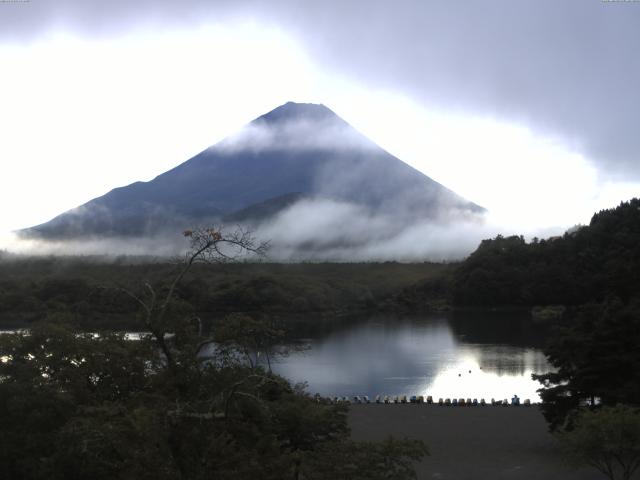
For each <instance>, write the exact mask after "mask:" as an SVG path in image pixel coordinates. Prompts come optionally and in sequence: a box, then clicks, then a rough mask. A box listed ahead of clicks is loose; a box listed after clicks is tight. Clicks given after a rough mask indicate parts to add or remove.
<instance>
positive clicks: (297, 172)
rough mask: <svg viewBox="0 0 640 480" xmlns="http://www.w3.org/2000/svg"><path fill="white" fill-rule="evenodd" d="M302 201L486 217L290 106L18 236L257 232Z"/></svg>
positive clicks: (312, 111)
mask: <svg viewBox="0 0 640 480" xmlns="http://www.w3.org/2000/svg"><path fill="white" fill-rule="evenodd" d="M310 199H329V200H331V201H333V202H339V203H347V204H350V205H355V206H358V208H363V209H366V211H368V212H372V213H373V214H375V213H378V212H381V213H384V214H389V215H393V216H395V217H398V218H403V219H404V221H406V222H409V223H410V222H412V221H417V220H420V221H424V220H429V219H432V220H442V219H446V218H448V217H453V216H456V215H461V214H462V215H468V214H476V213H482V212H483V211H484V209H482V208H481V207H479V206H477V205H475V204H473V203H471V202H468V201H467V200H465V199H463V198H461V197H459V196H458V195H456V194H455V193H453V192H452V191H450V190H448V189H447V188H445V187H443V186H442V185H440V184H439V183H437V182H435V181H433V180H432V179H430V178H429V177H427V176H426V175H424V174H422V173H420V172H419V171H417V170H415V169H414V168H412V167H410V166H409V165H407V164H405V163H404V162H402V161H401V160H399V159H398V158H396V157H394V156H393V155H391V154H389V153H387V152H386V151H384V150H383V149H382V148H380V147H378V146H377V145H376V144H375V143H373V142H372V141H370V140H369V139H367V138H366V137H365V136H363V135H362V134H360V133H359V132H358V131H357V130H355V129H354V128H353V127H351V126H350V125H349V124H348V123H347V122H345V121H344V120H342V119H341V118H340V117H338V116H337V115H336V114H335V113H334V112H333V111H331V110H330V109H329V108H327V107H325V106H324V105H317V104H308V103H293V102H289V103H286V104H284V105H281V106H280V107H278V108H276V109H275V110H272V111H271V112H269V113H267V114H265V115H262V116H261V117H258V118H257V119H255V120H253V121H252V122H251V123H249V124H248V125H246V126H245V127H243V128H242V129H241V130H240V131H239V132H238V133H236V134H234V135H232V136H230V137H227V138H226V139H224V140H222V141H221V142H219V143H217V144H216V145H214V146H212V147H209V148H207V149H206V150H204V151H202V152H201V153H199V154H197V155H196V156H194V157H193V158H191V159H189V160H187V161H186V162H184V163H182V164H180V165H178V166H177V167H175V168H173V169H171V170H169V171H167V172H165V173H163V174H161V175H159V176H158V177H156V178H154V179H153V180H151V181H149V182H136V183H133V184H131V185H128V186H126V187H120V188H116V189H114V190H111V191H110V192H109V193H107V194H106V195H103V196H102V197H99V198H96V199H93V200H91V201H89V202H87V203H85V204H84V205H82V206H80V207H77V208H75V209H72V210H70V211H68V212H65V213H63V214H61V215H59V216H57V217H56V218H54V219H53V220H51V221H49V222H47V223H44V224H42V225H38V226H35V227H32V228H29V229H26V230H23V231H22V232H21V234H22V235H24V236H29V237H34V236H35V237H41V238H45V239H70V238H79V239H83V238H87V237H91V236H97V235H99V236H101V237H105V236H107V237H108V236H140V237H144V236H147V235H152V234H157V233H161V232H164V231H173V232H175V231H181V229H184V228H187V227H190V226H193V225H195V224H202V223H212V222H220V221H225V220H229V221H233V222H234V223H237V222H243V221H251V222H253V223H254V224H255V223H256V222H265V221H268V220H269V218H273V217H275V216H277V215H280V214H281V213H282V212H284V211H286V209H288V208H290V207H291V206H292V205H293V204H295V203H296V202H299V201H304V200H307V201H309V200H310Z"/></svg>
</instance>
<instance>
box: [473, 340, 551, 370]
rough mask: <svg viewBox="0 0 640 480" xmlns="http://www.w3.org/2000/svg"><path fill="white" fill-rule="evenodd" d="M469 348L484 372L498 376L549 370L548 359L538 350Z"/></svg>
mask: <svg viewBox="0 0 640 480" xmlns="http://www.w3.org/2000/svg"><path fill="white" fill-rule="evenodd" d="M467 348H469V349H470V353H471V355H472V356H473V357H474V358H475V359H476V361H477V362H478V365H479V366H480V368H481V369H482V370H483V371H486V372H492V373H496V374H497V375H524V374H525V373H527V372H534V373H540V372H546V371H548V370H549V364H548V363H547V360H546V357H545V356H544V354H543V353H542V352H540V351H538V350H533V349H523V348H520V347H513V346H507V345H490V346H488V345H470V346H468V347H467Z"/></svg>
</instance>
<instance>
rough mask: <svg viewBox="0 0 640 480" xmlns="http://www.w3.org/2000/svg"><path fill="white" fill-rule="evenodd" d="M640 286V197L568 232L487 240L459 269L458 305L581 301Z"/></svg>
mask: <svg viewBox="0 0 640 480" xmlns="http://www.w3.org/2000/svg"><path fill="white" fill-rule="evenodd" d="M639 292H640V199H637V198H635V199H633V200H631V201H629V202H624V203H621V204H620V205H619V206H618V207H616V208H614V209H610V210H602V211H600V212H598V213H596V214H595V215H593V217H592V219H591V222H590V223H589V225H588V226H584V227H577V228H575V229H573V230H572V231H569V232H567V233H565V234H564V236H562V237H556V238H550V239H547V240H538V239H533V241H531V242H529V243H527V242H526V241H525V240H524V238H523V237H522V236H512V237H502V236H498V237H496V238H494V239H492V240H484V241H483V242H482V243H481V244H480V246H479V247H478V249H477V250H476V251H475V252H473V253H472V254H471V255H470V256H469V258H468V259H467V260H466V261H464V262H463V263H462V264H461V265H460V266H459V267H458V268H457V270H456V272H455V275H454V279H453V282H452V287H451V295H452V299H453V303H454V304H455V305H473V306H496V305H520V306H530V305H551V304H563V305H581V304H585V303H590V302H601V301H603V300H604V299H605V298H606V297H607V296H616V297H618V298H620V299H621V300H622V301H623V302H624V303H627V302H628V301H629V300H630V299H631V298H632V297H633V296H636V295H638V294H639Z"/></svg>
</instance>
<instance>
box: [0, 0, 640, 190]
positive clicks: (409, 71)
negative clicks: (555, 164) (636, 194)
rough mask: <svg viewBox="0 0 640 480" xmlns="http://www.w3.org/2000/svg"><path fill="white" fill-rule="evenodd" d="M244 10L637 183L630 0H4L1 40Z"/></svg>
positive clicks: (639, 41) (364, 73)
mask: <svg viewBox="0 0 640 480" xmlns="http://www.w3.org/2000/svg"><path fill="white" fill-rule="evenodd" d="M233 19H248V20H255V21H258V22H265V23H267V24H270V25H276V26H279V27H281V28H282V29H283V30H285V31H287V32H289V33H290V34H292V35H294V36H295V37H297V38H298V39H299V40H300V41H301V43H302V44H303V45H304V47H305V48H306V49H307V50H308V52H309V53H310V54H311V56H312V58H313V59H314V60H315V61H317V62H319V63H320V64H321V65H323V66H324V67H325V68H327V69H329V70H331V71H338V72H340V73H343V74H347V75H349V76H351V77H353V78H356V79H358V80H359V81H361V82H363V83H365V84H367V85H370V86H374V87H385V88H393V89H395V90H398V91H401V92H403V93H405V94H407V95H409V96H410V97H412V98H413V99H415V100H417V101H418V102H420V103H421V104H423V105H426V106H430V105H436V106H438V107H444V108H447V109H456V110H461V111H468V112H472V113H476V114H489V115H496V116H499V117H502V118H506V119H508V120H515V121H519V122H523V123H525V124H527V125H529V126H531V128H534V129H536V130H538V131H541V132H543V133H545V134H549V135H557V136H560V137H563V139H564V140H565V141H567V142H569V143H570V144H571V145H572V146H573V147H574V148H576V149H578V150H580V151H582V152H583V153H584V154H585V155H586V156H587V157H588V158H590V159H591V160H592V161H593V162H594V163H595V165H596V166H597V167H598V170H599V172H600V174H601V175H602V176H603V178H616V179H621V178H623V179H628V180H640V162H639V161H638V160H640V158H639V154H638V152H640V135H638V134H637V133H638V131H639V130H638V128H639V126H640V94H639V93H638V85H640V55H638V52H639V51H640V28H639V25H640V2H615V1H600V0H564V1H562V2H559V1H557V0H535V1H526V2H525V1H519V2H515V1H507V0H492V1H488V0H469V1H465V2H455V1H450V2H441V1H419V0H400V1H396V2H388V1H384V0H366V1H365V0H356V1H351V2H338V1H337V0H326V1H324V2H297V1H294V0H280V1H271V2H257V1H255V0H248V1H216V2H211V1H205V0H183V1H180V2H177V1H175V0H172V1H167V0H154V1H151V0H138V1H136V2H131V1H126V0H115V1H109V2H106V1H104V0H102V1H88V0H77V1H72V0H32V1H31V2H30V3H28V4H4V5H0V38H4V39H5V41H11V40H14V41H28V40H30V39H33V38H35V37H37V36H38V35H39V34H41V33H46V32H48V31H51V30H55V29H63V30H74V31H77V32H79V33H80V34H83V35H91V36H95V35H98V36H104V35H117V34H119V33H121V32H124V31H128V30H130V29H134V28H150V27H151V28H155V27H158V28H166V27H172V26H176V27H182V26H186V25H193V24H200V23H208V22H226V21H231V20H233Z"/></svg>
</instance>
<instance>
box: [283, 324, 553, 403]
mask: <svg viewBox="0 0 640 480" xmlns="http://www.w3.org/2000/svg"><path fill="white" fill-rule="evenodd" d="M543 342H544V334H543V333H542V332H540V331H539V330H538V329H537V328H536V327H535V326H532V325H531V323H530V322H529V321H528V320H527V319H523V318H519V317H518V316H517V315H515V314H506V315H505V314H501V315H498V314H492V315H489V314H486V313H484V314H455V315H453V314H449V315H439V316H433V317H424V318H413V319H394V318H389V317H376V318H372V319H369V320H368V321H365V322H360V323H354V324H350V325H348V326H346V327H344V328H341V329H339V330H336V331H333V332H331V333H329V334H327V335H324V336H321V337H317V338H312V339H308V340H307V344H308V350H306V351H303V352H297V353H294V354H291V355H290V356H289V357H285V358H279V359H277V361H276V362H275V363H274V364H273V369H274V371H276V372H277V373H279V374H281V375H283V376H285V377H287V378H289V379H290V380H292V381H293V382H302V381H306V382H308V384H309V387H308V391H309V392H311V393H315V392H318V393H320V394H321V395H327V396H333V395H348V396H353V395H369V397H375V395H378V394H380V395H432V396H434V397H436V398H438V397H443V398H446V397H451V398H454V397H456V398H461V397H464V398H467V397H471V398H474V397H477V398H478V399H480V398H485V399H487V400H489V399H490V398H492V397H495V398H496V399H504V398H511V397H512V396H513V395H514V394H517V395H518V396H520V397H521V398H522V399H525V398H529V399H531V400H532V401H538V400H539V396H538V394H537V392H536V390H537V389H538V388H540V384H539V383H538V382H535V381H533V380H531V374H532V373H544V372H547V371H549V370H550V367H549V365H548V363H547V361H546V358H545V356H544V355H543V354H542V351H541V346H542V345H543Z"/></svg>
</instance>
